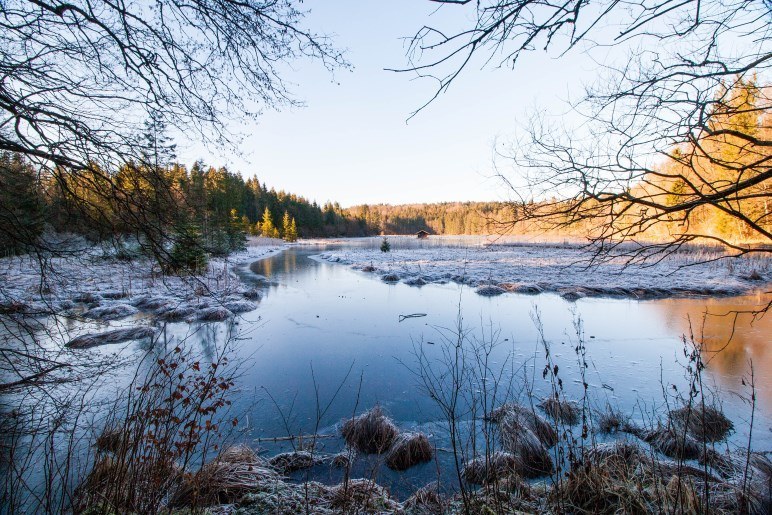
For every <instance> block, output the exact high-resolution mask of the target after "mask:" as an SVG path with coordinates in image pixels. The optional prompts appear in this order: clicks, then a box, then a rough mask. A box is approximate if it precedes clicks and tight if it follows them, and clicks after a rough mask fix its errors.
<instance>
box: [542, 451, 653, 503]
mask: <svg viewBox="0 0 772 515" xmlns="http://www.w3.org/2000/svg"><path fill="white" fill-rule="evenodd" d="M610 465H611V464H610V463H609V464H606V463H605V462H603V461H601V462H600V463H599V464H597V465H591V466H587V467H575V468H574V470H571V472H570V473H569V474H568V477H566V479H565V480H564V481H561V482H559V483H558V484H557V485H556V486H555V488H553V489H552V490H551V491H550V492H549V494H548V497H547V502H548V505H550V506H552V507H553V511H554V512H555V513H563V512H574V513H596V514H612V513H649V512H650V507H649V505H648V503H647V501H646V497H645V496H644V495H642V493H641V492H640V491H639V488H638V485H637V484H636V481H635V480H633V479H632V474H620V473H619V470H617V468H616V466H613V467H612V466H610Z"/></svg>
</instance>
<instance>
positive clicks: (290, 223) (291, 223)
mask: <svg viewBox="0 0 772 515" xmlns="http://www.w3.org/2000/svg"><path fill="white" fill-rule="evenodd" d="M282 234H283V236H284V241H289V242H293V241H297V240H298V227H297V225H296V224H295V219H294V218H290V216H289V213H287V212H286V211H285V212H284V218H283V219H282Z"/></svg>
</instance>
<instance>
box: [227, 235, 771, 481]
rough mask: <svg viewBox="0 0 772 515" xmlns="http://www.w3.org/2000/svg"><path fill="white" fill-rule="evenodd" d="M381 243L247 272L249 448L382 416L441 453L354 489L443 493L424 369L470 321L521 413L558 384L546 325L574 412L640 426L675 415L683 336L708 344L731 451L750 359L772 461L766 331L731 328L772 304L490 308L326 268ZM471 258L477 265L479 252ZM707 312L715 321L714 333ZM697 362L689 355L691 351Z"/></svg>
mask: <svg viewBox="0 0 772 515" xmlns="http://www.w3.org/2000/svg"><path fill="white" fill-rule="evenodd" d="M379 242H380V240H377V239H371V240H369V241H365V242H361V241H360V242H351V241H342V242H338V243H330V244H326V245H323V246H322V245H319V246H309V245H306V246H295V247H292V248H290V249H288V250H286V251H284V252H282V253H281V254H278V255H276V256H273V257H271V258H268V259H265V260H261V261H257V262H254V263H252V264H251V265H249V266H248V267H245V268H244V269H242V270H241V272H240V274H241V276H242V278H243V279H244V280H246V281H255V282H257V283H262V284H264V285H265V284H268V287H267V290H266V294H265V297H264V299H263V300H262V302H261V304H260V307H259V309H258V310H256V311H254V312H251V313H246V314H244V315H243V316H242V321H241V322H240V323H239V326H238V327H239V330H240V331H241V332H242V338H243V339H244V340H243V341H242V344H241V345H240V346H239V350H238V351H237V352H239V354H240V356H241V358H242V364H243V367H244V368H243V375H242V376H241V378H240V380H239V384H238V387H239V392H238V394H237V395H236V396H235V399H234V400H235V402H236V404H237V406H235V408H236V410H237V411H239V410H244V411H245V412H246V413H247V414H248V416H247V417H242V418H241V420H242V424H241V426H240V429H242V430H244V433H243V437H244V439H245V440H247V441H250V442H253V443H254V442H255V440H256V439H258V438H261V439H264V438H270V437H277V436H284V435H287V434H288V433H289V434H299V433H306V434H308V433H313V432H315V431H316V432H317V433H320V434H334V433H336V425H337V424H338V423H339V422H340V421H341V420H342V419H345V418H350V417H351V416H352V415H353V414H355V413H356V414H359V413H361V412H363V411H365V410H367V409H369V408H371V407H373V406H375V405H380V406H381V407H383V409H384V411H385V412H386V413H388V415H390V416H391V417H392V418H393V420H394V422H395V423H396V424H397V425H398V426H399V428H400V430H411V429H418V430H420V431H423V432H424V433H426V434H428V435H429V436H430V439H431V440H432V442H433V443H434V444H436V445H437V446H438V447H439V448H440V451H439V452H438V453H437V461H436V462H434V461H433V462H429V463H426V464H423V465H418V466H416V467H413V468H410V469H408V470H407V471H406V472H402V473H397V472H393V471H391V470H388V469H387V468H386V467H377V465H378V463H377V458H376V457H374V456H369V457H367V456H366V457H364V458H360V459H358V460H357V461H356V462H355V464H354V466H353V471H352V477H363V476H366V477H372V476H373V475H375V476H376V477H377V479H378V481H379V483H381V484H384V485H387V486H390V487H392V488H393V489H394V490H395V491H402V492H406V491H409V490H410V489H414V488H415V487H416V486H422V485H424V484H426V483H427V482H428V481H431V480H435V479H437V474H438V470H439V471H440V474H441V475H442V476H444V477H446V478H451V477H452V474H453V472H452V467H451V463H452V455H451V454H450V453H448V452H446V449H447V448H448V447H449V442H448V440H447V435H446V431H445V429H444V427H445V425H444V423H443V416H442V414H441V411H440V410H439V409H438V407H437V404H436V403H435V402H434V401H433V400H432V398H431V396H430V395H429V394H428V393H427V392H426V389H425V388H424V387H423V386H425V382H424V381H422V379H421V377H420V375H417V374H416V372H417V371H418V370H417V369H418V368H419V367H418V362H419V361H418V357H419V356H421V357H422V358H423V359H424V360H426V361H427V362H428V363H433V364H435V365H437V367H436V370H437V371H438V372H439V373H441V372H442V366H441V365H442V364H443V363H445V362H446V361H447V350H448V349H449V348H451V349H452V348H453V346H452V345H450V346H448V342H449V341H453V340H454V338H455V337H456V336H455V333H454V331H455V328H456V327H457V323H458V318H459V313H460V314H461V319H462V324H463V330H464V331H465V334H466V340H465V341H466V342H477V343H478V344H480V343H481V342H482V343H485V342H488V343H489V342H491V341H494V342H496V345H494V346H492V348H491V350H490V351H489V352H488V353H487V356H486V358H485V359H486V363H487V367H488V369H489V370H491V371H495V373H492V374H490V375H489V376H488V377H483V376H485V374H482V375H481V374H477V376H476V377H477V378H478V379H477V381H478V384H477V385H476V388H477V391H482V390H483V389H484V388H486V387H487V388H490V385H491V383H492V382H494V381H496V382H497V383H499V384H501V385H502V387H501V391H503V390H504V389H506V391H507V392H508V394H509V395H510V396H511V398H513V399H514V400H518V399H520V400H522V395H523V394H524V390H525V385H526V383H528V384H529V385H530V387H532V388H533V392H534V395H535V397H536V398H537V399H538V398H545V397H547V395H548V394H549V392H550V388H551V383H550V382H549V375H548V376H547V378H546V379H545V378H544V377H543V372H544V369H545V363H546V362H545V351H544V346H543V345H542V344H541V343H540V335H539V332H538V330H537V327H536V325H537V324H536V323H535V321H534V319H535V318H536V317H538V318H539V319H540V320H541V324H542V326H543V334H544V337H545V339H546V341H547V342H548V344H549V345H550V349H551V359H552V365H557V367H558V368H559V372H558V377H559V379H560V380H561V383H562V385H563V388H564V392H565V396H566V398H568V399H576V400H578V399H579V398H580V397H581V394H582V390H583V383H585V382H586V383H587V385H588V386H587V389H588V396H589V399H590V405H591V406H592V407H597V408H602V407H604V406H606V405H611V406H613V407H616V408H618V409H619V410H620V411H621V412H622V413H623V414H624V415H629V416H631V417H632V419H633V420H634V421H638V422H640V423H645V422H651V420H652V413H654V412H657V411H658V410H662V409H663V407H664V404H665V401H667V402H668V403H671V405H674V404H675V400H676V397H677V395H679V394H681V392H683V394H684V395H685V394H686V393H687V392H688V380H687V377H686V373H685V367H686V366H687V365H688V360H687V358H686V356H685V350H684V349H685V343H684V341H683V336H684V335H687V340H688V335H689V334H690V332H692V333H694V335H695V338H697V339H699V340H701V341H703V342H704V347H705V351H704V352H703V355H702V359H703V361H705V362H706V363H707V369H706V371H705V374H704V376H703V382H704V383H705V384H706V385H707V386H710V387H711V388H716V389H719V390H720V391H721V392H722V393H723V396H722V402H723V410H724V412H725V413H726V415H727V416H728V417H729V418H730V419H731V420H732V421H733V422H734V425H735V428H736V431H735V432H734V433H733V434H732V436H731V437H730V439H729V441H730V443H731V444H732V445H745V444H747V440H748V424H747V422H746V421H747V420H749V418H750V415H751V411H750V406H749V404H748V403H747V402H746V400H745V399H746V398H747V397H748V395H749V393H750V392H749V389H748V387H747V385H746V386H743V379H744V378H745V382H746V384H747V382H748V378H749V372H750V366H749V364H750V362H751V360H752V363H753V368H754V371H755V383H756V390H757V398H758V400H757V412H756V419H755V428H754V431H753V441H752V445H753V447H754V448H756V449H763V450H768V449H770V448H772V376H771V375H770V371H772V349H770V348H769V340H770V335H772V323H771V322H770V317H769V316H767V317H765V318H762V319H761V320H756V321H754V322H753V323H751V317H750V315H740V316H739V317H738V318H737V321H736V324H734V327H733V321H734V320H735V319H734V317H732V316H721V315H726V314H727V313H729V312H731V311H738V310H739V311H744V310H750V309H753V308H754V307H756V306H758V305H760V304H762V303H766V302H768V296H766V297H765V296H764V295H762V294H755V295H744V296H735V297H690V298H674V299H673V298H671V299H657V300H631V299H627V298H605V297H592V296H590V297H587V298H579V299H573V300H569V299H567V298H564V296H561V293H560V292H557V291H555V292H550V293H541V294H536V295H526V294H522V293H506V294H502V295H497V296H491V297H488V296H483V295H479V294H478V293H477V291H476V288H477V286H476V285H475V286H473V285H463V284H459V282H462V281H459V282H453V281H437V282H433V283H429V284H425V285H410V284H406V282H405V281H404V280H401V281H400V282H397V283H387V282H384V281H382V280H381V278H380V277H379V275H378V274H376V273H373V272H372V271H371V272H367V271H363V270H357V269H354V268H352V267H351V266H350V265H351V263H345V262H343V263H342V262H335V260H334V259H333V262H330V257H331V256H336V255H340V254H348V255H352V254H356V253H361V252H371V251H370V250H367V249H363V248H362V247H361V246H362V245H365V246H370V247H372V248H375V249H376V250H377V245H378V244H379ZM392 244H394V243H393V240H392ZM445 244H447V245H449V246H451V247H452V246H456V247H459V246H463V245H465V244H468V241H467V242H465V240H464V239H447V240H445ZM455 250H458V248H456V249H455ZM409 252H410V250H404V251H400V252H399V253H397V254H396V255H395V254H384V255H383V256H380V255H379V262H378V263H374V264H373V268H383V267H385V266H388V260H389V259H394V260H395V261H394V262H393V263H392V266H393V267H394V268H396V267H397V266H398V265H397V262H396V260H397V259H398V257H397V256H400V257H402V256H404V255H405V254H409ZM443 252H444V251H443ZM320 255H323V256H325V257H326V259H325V258H322V257H320ZM469 258H470V259H472V260H473V259H474V251H470V252H469ZM360 264H361V265H364V264H362V263H360ZM430 267H431V263H428V264H427V265H425V266H424V269H426V268H430ZM359 268H362V267H361V266H360V267H359ZM737 284H739V282H738V283H737ZM733 287H734V286H733ZM704 313H709V316H708V317H707V318H705V319H704V320H703V314H704ZM577 320H581V328H582V331H583V342H584V346H585V352H586V362H587V369H586V371H585V374H584V377H582V376H581V374H580V372H581V369H580V367H579V359H578V357H577V353H576V351H575V347H576V345H577V342H578V338H577V335H576V328H575V325H576V322H577ZM690 327H691V329H690ZM465 344H466V343H465ZM686 348H687V350H688V349H690V348H691V347H690V346H689V344H688V342H687V343H686ZM719 350H720V352H717V351H719ZM477 365H479V363H478V364H476V365H475V364H471V363H470V367H472V366H477ZM445 371H446V372H447V367H446V368H445ZM269 394H270V395H269ZM492 407H495V406H492ZM319 414H321V419H320V420H318V418H319V416H318V415H319ZM473 418H474V417H472V416H471V415H470V414H469V413H467V414H466V415H465V416H463V417H462V419H463V420H462V422H461V423H462V424H465V425H466V427H468V429H469V432H472V431H473V430H474V428H475V427H476V425H478V424H479V420H478V421H477V423H475V422H474V421H473ZM579 432H580V430H579ZM254 444H255V445H260V446H262V447H264V448H267V449H268V451H269V453H270V454H274V453H275V452H278V451H280V450H286V449H288V448H289V445H288V444H287V443H286V442H280V443H273V442H266V441H265V440H262V441H260V442H259V444H258V443H254ZM319 445H321V446H323V449H322V452H325V453H334V452H337V451H338V450H339V449H340V448H341V446H342V441H341V440H340V439H339V438H324V439H322V440H320V443H319V444H318V445H317V448H319ZM374 469H376V471H375V472H373V470H374ZM295 474H296V475H295V476H294V477H297V478H305V477H312V478H314V479H317V480H321V481H325V482H327V481H330V482H334V481H338V480H339V479H340V475H341V474H342V472H340V471H336V470H334V469H331V468H330V467H328V466H317V467H314V468H312V469H310V470H306V471H302V472H297V473H295Z"/></svg>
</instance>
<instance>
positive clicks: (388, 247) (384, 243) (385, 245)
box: [381, 238, 391, 252]
mask: <svg viewBox="0 0 772 515" xmlns="http://www.w3.org/2000/svg"><path fill="white" fill-rule="evenodd" d="M390 250H391V243H389V240H387V239H386V238H384V239H383V241H382V242H381V252H388V251H390Z"/></svg>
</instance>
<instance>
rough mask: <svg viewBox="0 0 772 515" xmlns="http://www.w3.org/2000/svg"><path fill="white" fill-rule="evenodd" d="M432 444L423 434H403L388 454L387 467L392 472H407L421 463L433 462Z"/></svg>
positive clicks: (398, 437) (395, 441)
mask: <svg viewBox="0 0 772 515" xmlns="http://www.w3.org/2000/svg"><path fill="white" fill-rule="evenodd" d="M433 455H434V452H433V449H432V444H430V443H429V439H428V438H427V437H426V435H425V434H423V433H401V434H400V435H399V436H397V438H396V439H395V440H394V443H393V444H392V445H391V448H390V449H389V452H388V453H386V466H387V467H389V468H390V469H392V470H407V469H409V468H410V467H412V466H414V465H418V464H419V463H425V462H427V461H431V459H432V456H433Z"/></svg>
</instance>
